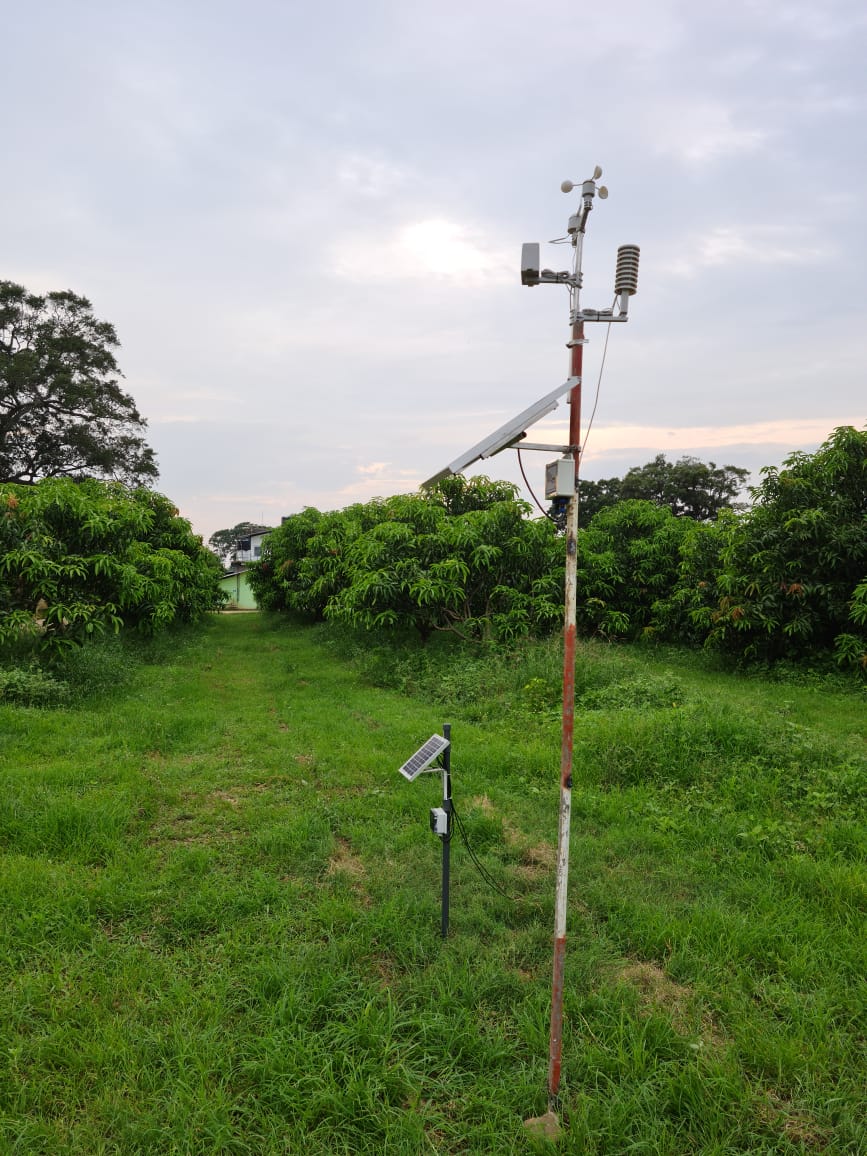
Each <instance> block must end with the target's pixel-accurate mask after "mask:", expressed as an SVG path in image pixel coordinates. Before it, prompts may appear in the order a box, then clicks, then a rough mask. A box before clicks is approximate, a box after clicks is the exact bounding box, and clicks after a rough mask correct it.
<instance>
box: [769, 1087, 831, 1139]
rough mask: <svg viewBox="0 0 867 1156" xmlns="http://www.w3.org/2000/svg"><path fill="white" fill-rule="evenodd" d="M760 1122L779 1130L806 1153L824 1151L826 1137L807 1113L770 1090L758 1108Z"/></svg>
mask: <svg viewBox="0 0 867 1156" xmlns="http://www.w3.org/2000/svg"><path fill="white" fill-rule="evenodd" d="M759 1115H760V1116H761V1118H762V1120H764V1121H765V1122H766V1123H768V1124H770V1125H771V1127H773V1128H779V1130H780V1131H781V1132H782V1133H783V1135H784V1136H785V1137H786V1139H787V1140H790V1141H791V1142H792V1143H793V1144H800V1145H801V1146H802V1147H803V1148H804V1149H806V1151H808V1152H824V1151H826V1145H827V1139H828V1137H827V1136H826V1134H825V1133H824V1132H823V1131H822V1129H821V1128H820V1127H819V1125H818V1124H817V1123H816V1121H815V1120H813V1119H812V1117H811V1116H810V1114H809V1113H808V1112H805V1111H804V1110H803V1109H801V1108H796V1107H795V1105H794V1104H793V1103H792V1102H791V1100H787V1099H786V1098H785V1096H780V1095H778V1094H777V1093H776V1092H775V1091H774V1090H773V1089H772V1088H769V1089H768V1090H767V1091H766V1092H765V1101H764V1103H762V1104H761V1106H760V1107H759Z"/></svg>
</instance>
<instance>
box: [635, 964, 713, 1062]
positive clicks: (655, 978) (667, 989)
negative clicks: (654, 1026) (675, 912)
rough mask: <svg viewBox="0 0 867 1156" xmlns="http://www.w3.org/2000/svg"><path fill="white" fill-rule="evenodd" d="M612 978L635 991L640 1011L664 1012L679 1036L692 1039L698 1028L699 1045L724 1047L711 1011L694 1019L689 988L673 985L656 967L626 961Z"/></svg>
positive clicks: (691, 994) (704, 1012)
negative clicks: (642, 1009)
mask: <svg viewBox="0 0 867 1156" xmlns="http://www.w3.org/2000/svg"><path fill="white" fill-rule="evenodd" d="M614 978H615V979H616V980H617V981H618V982H620V983H626V984H628V985H629V986H630V987H633V988H635V989H636V990H637V992H638V995H639V1001H640V1003H641V1006H642V1007H643V1008H646V1009H647V1010H648V1011H658V1012H663V1013H664V1014H665V1015H666V1016H667V1017H668V1019H669V1021H670V1022H671V1026H672V1027H673V1028H674V1030H675V1031H676V1032H677V1033H678V1034H679V1035H681V1036H691V1035H692V1036H694V1035H696V1030H697V1029H698V1039H697V1041H696V1042H697V1045H698V1046H700V1047H708V1046H709V1047H714V1048H722V1047H725V1044H726V1040H725V1037H724V1036H723V1034H722V1032H721V1031H720V1029H719V1027H718V1026H717V1025H716V1024H715V1023H714V1020H713V1017H712V1016H711V1014H710V1012H708V1011H703V1012H702V1013H701V1015H700V1017H699V1018H698V1019H697V1018H696V1011H695V1005H696V997H695V993H694V992H693V991H692V989H691V988H689V987H686V986H685V985H684V984H680V983H676V982H675V981H674V980H673V979H672V978H671V977H670V976H668V975H666V973H665V971H664V970H663V969H662V968H661V967H660V966H659V965H658V964H656V963H650V962H648V961H647V960H629V961H628V962H627V963H625V964H623V965H621V966H620V967H618V968H617V969H616V971H615V973H614Z"/></svg>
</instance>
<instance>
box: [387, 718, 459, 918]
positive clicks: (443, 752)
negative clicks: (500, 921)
mask: <svg viewBox="0 0 867 1156" xmlns="http://www.w3.org/2000/svg"><path fill="white" fill-rule="evenodd" d="M451 731H452V728H451V727H450V726H449V724H448V723H446V724H445V725H444V726H443V733H442V734H441V735H431V737H430V738H429V739H428V740H427V742H426V743H423V744H422V745H421V746H420V747H419V748H418V750H417V751H416V752H415V754H413V755H410V757H409V758H408V759H407V760H406V762H405V763H404V764H403V766H402V767H399V768H398V770H399V772H400V774H402V775H403V777H404V778H405V779H406V780H407V781H408V782H410V783H412V782H414V781H415V780H416V779H417V778H418V776H419V775H421V774H424V773H425V772H426V771H439V772H440V773H441V774H442V785H443V797H442V805H441V806H439V807H431V809H430V829H431V831H432V832H433V834H434V835H436V836H438V838H439V839H440V840H441V841H442V865H443V877H442V904H441V921H440V933H441V935H442V937H443V939H445V938H446V936H447V935H448V933H449V878H450V874H451V842H452V820H453V817H454V803H453V800H452V775H451V745H452V743H451Z"/></svg>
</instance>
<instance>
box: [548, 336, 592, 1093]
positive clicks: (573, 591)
mask: <svg viewBox="0 0 867 1156" xmlns="http://www.w3.org/2000/svg"><path fill="white" fill-rule="evenodd" d="M570 344H571V371H570V372H571V376H572V377H574V378H576V379H577V381H578V384H577V385H576V386H574V387H573V389H572V392H571V393H570V394H569V405H570V412H569V444H570V445H571V446H572V447H573V449H572V454H573V456H574V459H575V490H576V492H575V494H573V496H572V497H571V498H570V499H569V503H568V505H567V507H566V582H565V598H564V601H565V613H564V622H563V726H562V738H561V742H560V819H559V824H558V834H557V888H556V894H555V903H554V968H553V980H552V984H551V1034H550V1042H549V1049H548V1109H549V1111H551V1112H554V1111H556V1106H557V1096H558V1093H559V1090H560V1070H561V1065H562V1055H563V977H564V970H565V963H566V901H567V894H568V887H569V836H570V829H571V818H572V756H573V745H574V731H575V631H576V615H577V604H578V493H577V490H578V471H579V458H580V451H579V447H580V445H581V372H582V368H583V354H584V325H583V322H581V321H576V322H575V323H574V324H573V326H572V341H571V342H570Z"/></svg>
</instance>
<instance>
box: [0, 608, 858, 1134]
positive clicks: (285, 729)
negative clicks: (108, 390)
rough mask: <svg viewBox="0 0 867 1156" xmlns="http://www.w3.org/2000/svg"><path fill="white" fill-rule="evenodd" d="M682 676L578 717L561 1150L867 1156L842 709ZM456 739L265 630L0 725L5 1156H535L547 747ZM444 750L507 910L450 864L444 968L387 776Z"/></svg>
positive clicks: (542, 1031)
mask: <svg viewBox="0 0 867 1156" xmlns="http://www.w3.org/2000/svg"><path fill="white" fill-rule="evenodd" d="M609 661H610V660H609ZM680 679H681V684H682V685H683V686H685V687H686V694H685V696H684V697H685V700H686V701H685V702H671V703H668V702H665V703H662V702H660V703H658V704H657V706H656V707H655V708H654V709H651V710H647V709H644V710H636V709H630V708H629V696H628V695H626V697H625V699H624V701H625V702H626V703H627V705H626V706H625V707H624V705H623V702H618V696H617V693H609V694H608V700H609V701H608V702H607V705H606V699H605V695H602V696H601V699H600V701H599V702H598V703H597V704H596V709H593V710H587V711H586V712H585V713H584V714H583V715H582V716H581V720H580V726H579V735H578V740H577V751H576V753H577V765H576V780H577V783H576V791H575V799H574V804H575V805H574V822H575V828H574V831H575V834H574V839H573V855H572V881H571V892H570V895H571V901H570V940H569V947H568V956H567V997H566V1021H567V1022H566V1036H565V1041H564V1060H565V1063H564V1075H563V1093H564V1095H563V1115H564V1118H565V1119H566V1121H567V1123H568V1128H567V1131H566V1133H565V1137H564V1140H563V1142H562V1144H561V1150H562V1151H567V1152H575V1153H579V1152H580V1153H600V1154H601V1153H610V1154H619V1153H626V1152H640V1153H684V1154H686V1153H720V1154H722V1153H778V1152H779V1153H795V1152H831V1153H853V1154H855V1153H862V1152H867V1124H865V1121H867V1112H865V1106H867V1095H865V1088H867V1063H865V1055H864V1045H865V986H864V983H865V980H864V977H865V970H867V958H865V957H867V947H865V927H864V914H865V909H867V904H865V875H864V854H865V846H867V838H865V833H864V823H863V814H862V812H861V808H862V806H863V799H864V784H865V777H864V776H865V751H864V747H865V744H864V733H863V728H862V727H861V726H860V725H859V724H858V722H857V721H854V720H857V719H858V718H859V717H861V716H860V715H858V713H857V712H855V711H853V710H852V705H851V702H850V701H849V700H847V699H845V698H844V699H840V700H839V701H837V700H836V699H834V700H832V699H830V698H829V697H828V696H827V694H825V692H823V691H821V690H819V691H816V692H808V691H804V690H795V689H792V690H791V691H787V692H785V693H786V694H787V695H788V697H787V698H785V699H784V698H783V695H782V693H781V692H779V690H777V691H775V692H774V693H773V694H769V695H768V697H767V701H762V698H763V696H762V695H761V694H760V693H758V694H757V693H756V686H757V685H758V684H752V689H751V688H750V686H749V685H748V684H745V683H743V682H740V681H737V680H726V679H725V678H723V677H722V676H708V675H700V676H699V675H691V674H689V673H681V675H680ZM628 685H632V684H628ZM616 690H617V685H616V683H615V684H614V691H615V692H616ZM823 694H825V699H824V708H823ZM475 715H477V712H475ZM473 716H474V712H472V711H469V712H468V717H467V718H463V717H462V716H461V709H460V702H459V701H458V702H457V703H456V704H455V705H454V706H453V707H452V708H450V710H448V711H446V710H445V709H444V708H442V707H434V706H428V705H426V704H425V703H424V702H423V701H420V700H418V699H413V698H406V697H402V696H400V695H398V694H396V693H391V692H389V691H387V690H382V689H376V688H373V687H371V686H369V685H366V684H365V683H364V682H363V681H362V679H361V678H360V676H359V674H358V673H357V672H356V671H355V670H354V669H353V668H352V667H351V666H349V665H348V664H346V663H344V662H341V661H340V660H339V658H338V657H337V655H336V653H335V652H334V651H333V650H332V649H330V648H329V647H327V646H323V645H322V643H321V638H320V635H319V634H318V633H317V632H316V631H310V630H304V629H298V628H290V627H282V628H275V627H274V626H273V625H270V624H269V623H267V622H266V621H263V620H262V619H260V618H259V616H256V615H247V616H241V615H238V616H228V615H226V616H220V617H218V618H215V619H214V621H213V623H212V624H211V625H210V626H209V627H208V629H207V630H206V632H205V633H204V634H203V636H202V637H201V639H199V640H197V641H195V642H193V643H191V644H188V645H186V646H185V647H183V648H182V649H180V650H179V651H178V653H177V654H176V656H175V657H174V659H173V661H172V662H171V663H170V664H169V665H162V666H153V667H144V668H142V669H141V670H140V671H139V672H138V674H137V675H136V680H135V683H134V685H133V686H132V687H131V688H130V689H129V690H128V691H125V692H123V693H122V694H118V695H117V696H115V697H114V698H113V700H112V701H110V702H106V703H104V704H102V705H97V706H90V707H88V708H86V709H77V710H56V711H36V710H23V709H18V710H16V709H12V708H0V759H2V795H0V847H2V879H0V886H2V896H0V912H2V926H0V965H2V997H0V999H2V1004H0V1023H2V1033H0V1038H2V1043H3V1048H2V1052H0V1151H2V1152H6V1151H8V1152H10V1153H46V1154H49V1153H50V1154H55V1153H56V1154H61V1153H81V1154H98V1153H202V1154H204V1153H223V1152H225V1153H256V1154H268V1153H311V1154H317V1153H406V1154H414V1153H476V1152H478V1153H486V1152H490V1153H513V1152H514V1153H520V1152H529V1151H531V1150H532V1149H531V1147H530V1140H529V1139H528V1138H527V1137H526V1135H525V1133H524V1130H523V1127H522V1123H521V1121H522V1118H523V1117H526V1116H530V1115H535V1114H539V1113H540V1112H542V1111H544V1110H545V1107H546V1096H545V1081H546V1071H547V1044H548V1011H549V995H550V957H551V928H552V925H553V915H552V902H553V873H552V864H553V851H554V844H555V841H556V822H557V766H558V761H559V746H558V736H557V726H556V719H552V718H551V717H550V716H549V715H545V714H539V715H538V716H537V715H534V714H533V713H532V712H529V713H523V714H520V715H516V716H514V717H511V716H509V717H505V718H502V719H500V720H499V721H497V722H488V723H482V722H471V721H469V717H473ZM805 720H806V721H805ZM829 720H833V725H830V723H829ZM444 721H448V722H451V723H452V724H453V739H454V755H453V767H454V787H455V796H456V802H457V805H458V807H459V809H460V810H461V812H462V814H463V816H464V819H465V822H466V826H467V828H468V830H469V832H470V835H471V838H472V841H473V844H474V847H475V849H476V851H477V853H478V854H479V855H480V857H481V858H482V859H483V860H484V862H485V864H486V866H487V867H488V869H489V870H490V871H491V873H492V874H493V875H494V877H495V878H496V879H497V880H498V881H499V882H500V884H501V886H502V887H503V888H504V889H505V890H506V891H508V892H509V893H510V894H511V895H513V896H514V897H515V899H514V900H509V899H506V898H505V897H503V896H502V895H500V894H498V893H497V892H494V891H492V890H491V889H489V888H488V887H486V885H485V884H484V882H483V881H482V880H481V879H480V878H479V877H478V876H477V875H476V874H475V873H474V871H473V869H472V866H471V864H470V863H469V860H468V858H467V856H466V854H465V853H464V851H463V849H462V848H461V847H460V846H459V845H456V846H455V849H454V853H453V890H452V935H451V936H450V938H449V940H448V941H447V942H446V943H445V944H443V943H442V941H441V940H440V938H439V934H438V932H439V854H440V845H439V842H438V841H437V840H436V839H434V838H433V836H431V835H430V833H429V832H428V830H427V812H428V808H429V807H430V806H432V805H435V804H436V802H437V799H438V788H439V781H438V778H437V777H435V776H425V777H423V778H422V779H421V780H419V781H417V782H416V783H414V784H411V785H410V784H407V783H406V782H405V781H404V780H403V779H402V778H400V776H398V775H397V773H396V768H397V767H398V766H399V765H400V763H401V762H402V761H403V759H404V758H406V757H407V756H408V755H409V754H410V753H411V752H412V751H413V750H414V749H415V748H416V747H417V746H418V745H420V743H421V742H422V741H423V740H424V739H426V738H427V737H428V735H430V734H431V733H432V732H434V731H438V730H439V729H440V727H441V724H442V723H443V722H444Z"/></svg>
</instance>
